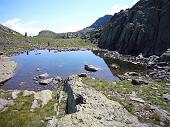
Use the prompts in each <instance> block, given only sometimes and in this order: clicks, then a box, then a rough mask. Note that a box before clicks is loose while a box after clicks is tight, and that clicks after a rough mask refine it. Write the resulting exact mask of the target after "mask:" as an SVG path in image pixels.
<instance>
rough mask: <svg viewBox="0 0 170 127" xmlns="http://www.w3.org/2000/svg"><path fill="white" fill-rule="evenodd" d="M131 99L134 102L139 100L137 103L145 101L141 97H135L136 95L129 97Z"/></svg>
mask: <svg viewBox="0 0 170 127" xmlns="http://www.w3.org/2000/svg"><path fill="white" fill-rule="evenodd" d="M130 100H131V101H135V102H139V103H145V101H144V100H143V99H141V98H137V97H130Z"/></svg>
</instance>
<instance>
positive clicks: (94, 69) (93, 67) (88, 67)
mask: <svg viewBox="0 0 170 127" xmlns="http://www.w3.org/2000/svg"><path fill="white" fill-rule="evenodd" d="M84 68H85V70H87V71H92V72H96V71H98V70H99V68H97V67H95V66H93V65H85V66H84Z"/></svg>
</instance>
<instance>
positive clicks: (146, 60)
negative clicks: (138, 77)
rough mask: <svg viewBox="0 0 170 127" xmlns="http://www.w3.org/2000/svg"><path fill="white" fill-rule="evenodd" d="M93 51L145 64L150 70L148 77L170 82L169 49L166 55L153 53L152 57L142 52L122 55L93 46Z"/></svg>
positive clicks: (113, 57) (112, 57)
mask: <svg viewBox="0 0 170 127" xmlns="http://www.w3.org/2000/svg"><path fill="white" fill-rule="evenodd" d="M92 51H94V52H95V51H97V52H101V55H102V56H104V57H106V58H110V59H117V60H121V61H127V62H130V63H133V64H136V65H144V66H146V67H147V69H148V70H149V71H148V74H147V75H146V77H151V78H153V79H156V80H166V81H168V82H170V61H169V57H170V52H169V50H167V52H165V54H166V56H165V54H163V55H162V56H156V55H152V56H150V57H144V56H142V54H140V55H138V56H131V55H122V54H119V53H118V52H116V51H109V50H106V49H98V48H97V49H95V48H93V49H92ZM124 76H125V75H124ZM126 79H127V78H126Z"/></svg>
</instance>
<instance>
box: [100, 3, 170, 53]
mask: <svg viewBox="0 0 170 127" xmlns="http://www.w3.org/2000/svg"><path fill="white" fill-rule="evenodd" d="M169 12H170V1H169V0H140V1H139V2H138V3H137V4H136V5H134V6H133V7H132V8H131V9H127V10H125V11H120V12H119V13H116V14H115V15H114V16H113V17H112V19H111V21H110V23H108V25H107V26H106V27H105V28H104V30H103V32H102V36H101V37H100V40H99V47H100V48H106V49H109V50H117V51H119V52H120V53H122V54H131V55H138V54H140V53H142V54H143V55H144V56H150V55H153V54H155V55H161V54H162V53H164V52H165V51H166V49H168V48H170V13H169Z"/></svg>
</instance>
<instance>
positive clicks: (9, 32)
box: [0, 24, 21, 35]
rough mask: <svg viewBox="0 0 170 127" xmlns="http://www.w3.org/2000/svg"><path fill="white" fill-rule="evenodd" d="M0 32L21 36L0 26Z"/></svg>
mask: <svg viewBox="0 0 170 127" xmlns="http://www.w3.org/2000/svg"><path fill="white" fill-rule="evenodd" d="M0 32H2V33H7V34H14V35H21V34H20V33H18V32H16V31H14V30H12V29H10V28H8V27H6V26H4V25H2V24H0Z"/></svg>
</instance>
